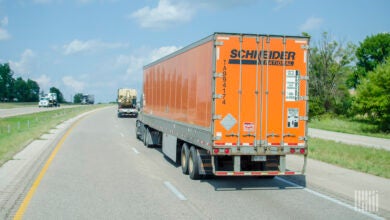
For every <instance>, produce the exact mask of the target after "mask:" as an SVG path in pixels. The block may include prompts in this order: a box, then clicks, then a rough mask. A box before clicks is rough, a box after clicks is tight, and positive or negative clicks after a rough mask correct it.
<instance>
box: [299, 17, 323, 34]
mask: <svg viewBox="0 0 390 220" xmlns="http://www.w3.org/2000/svg"><path fill="white" fill-rule="evenodd" d="M323 22H324V20H323V19H322V18H316V17H310V18H308V19H307V20H306V21H305V23H303V24H302V25H301V26H300V27H299V29H300V30H301V31H310V30H314V29H318V28H319V27H320V26H321V25H322V23H323Z"/></svg>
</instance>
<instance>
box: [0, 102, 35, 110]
mask: <svg viewBox="0 0 390 220" xmlns="http://www.w3.org/2000/svg"><path fill="white" fill-rule="evenodd" d="M36 106H38V102H0V109H10V108H24V107H36Z"/></svg>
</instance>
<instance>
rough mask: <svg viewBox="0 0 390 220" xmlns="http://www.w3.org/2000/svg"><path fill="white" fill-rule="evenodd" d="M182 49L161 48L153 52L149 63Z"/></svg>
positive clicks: (172, 47) (174, 47) (173, 47)
mask: <svg viewBox="0 0 390 220" xmlns="http://www.w3.org/2000/svg"><path fill="white" fill-rule="evenodd" d="M179 49H181V47H176V46H166V47H160V48H158V49H155V50H152V52H151V54H150V55H149V57H150V58H149V61H155V60H158V59H160V58H161V57H163V56H166V55H168V54H171V53H173V52H175V51H177V50H179Z"/></svg>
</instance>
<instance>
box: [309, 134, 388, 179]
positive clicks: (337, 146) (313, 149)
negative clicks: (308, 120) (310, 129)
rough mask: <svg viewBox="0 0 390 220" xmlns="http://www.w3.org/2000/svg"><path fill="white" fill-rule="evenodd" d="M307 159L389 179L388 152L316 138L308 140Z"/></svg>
mask: <svg viewBox="0 0 390 220" xmlns="http://www.w3.org/2000/svg"><path fill="white" fill-rule="evenodd" d="M309 146H310V147H309V154H308V155H309V158H312V159H315V160H320V161H323V162H326V163H330V164H334V165H337V166H340V167H344V168H347V169H352V170H356V171H359V172H364V173H369V174H372V175H375V176H380V177H385V178H390V163H389V161H390V152H389V151H386V150H383V149H376V148H368V147H361V146H354V145H349V144H343V143H338V142H335V141H328V140H322V139H318V138H310V139H309Z"/></svg>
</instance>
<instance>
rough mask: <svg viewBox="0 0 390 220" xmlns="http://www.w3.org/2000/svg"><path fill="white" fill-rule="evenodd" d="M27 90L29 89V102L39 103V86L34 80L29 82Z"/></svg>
mask: <svg viewBox="0 0 390 220" xmlns="http://www.w3.org/2000/svg"><path fill="white" fill-rule="evenodd" d="M26 84H27V89H28V94H29V95H28V98H27V101H28V102H37V101H38V100H39V90H40V88H39V85H38V83H37V82H35V81H34V80H31V79H28V80H27V83H26Z"/></svg>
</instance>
